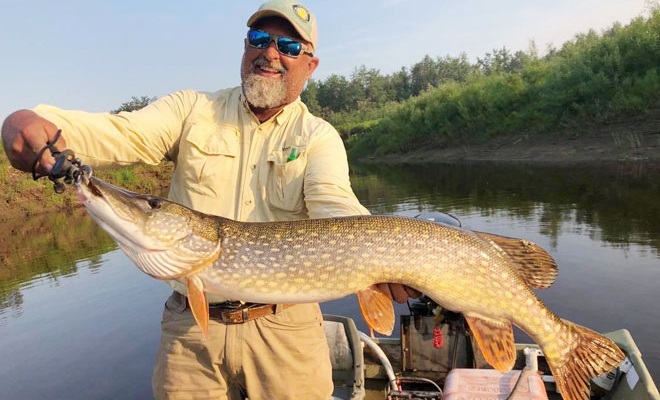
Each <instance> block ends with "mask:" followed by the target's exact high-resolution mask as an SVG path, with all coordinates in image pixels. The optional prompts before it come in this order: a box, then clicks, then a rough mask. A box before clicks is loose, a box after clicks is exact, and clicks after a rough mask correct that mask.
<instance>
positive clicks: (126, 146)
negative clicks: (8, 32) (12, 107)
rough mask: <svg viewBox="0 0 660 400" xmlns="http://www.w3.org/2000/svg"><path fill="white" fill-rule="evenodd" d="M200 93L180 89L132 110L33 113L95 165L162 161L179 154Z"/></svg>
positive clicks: (40, 110)
mask: <svg viewBox="0 0 660 400" xmlns="http://www.w3.org/2000/svg"><path fill="white" fill-rule="evenodd" d="M195 98H196V92H195V91H192V90H186V91H180V92H176V93H172V94H170V95H167V96H165V97H162V98H160V99H158V100H156V101H154V102H153V103H151V104H149V105H148V106H146V107H144V108H142V109H140V110H137V111H133V112H121V113H119V114H110V113H89V112H84V111H77V110H63V109H60V108H57V107H53V106H49V105H39V106H37V107H36V108H35V109H34V111H35V112H36V113H37V114H39V115H40V116H42V117H44V118H46V119H48V120H49V121H51V122H53V123H54V124H55V125H56V126H57V127H58V128H59V129H61V130H62V136H63V137H64V138H65V139H66V142H67V147H68V148H70V149H72V150H73V151H74V152H75V153H76V155H77V156H79V157H81V158H82V159H83V160H84V162H85V163H87V164H89V165H92V166H94V167H104V166H120V165H130V164H135V163H147V164H152V165H155V164H158V163H160V162H161V161H162V160H163V159H173V158H174V157H175V156H176V154H175V153H176V149H177V141H178V140H179V137H180V135H181V131H182V129H183V124H184V122H185V120H186V117H187V116H188V115H189V114H190V112H191V109H192V107H193V106H194V103H195Z"/></svg>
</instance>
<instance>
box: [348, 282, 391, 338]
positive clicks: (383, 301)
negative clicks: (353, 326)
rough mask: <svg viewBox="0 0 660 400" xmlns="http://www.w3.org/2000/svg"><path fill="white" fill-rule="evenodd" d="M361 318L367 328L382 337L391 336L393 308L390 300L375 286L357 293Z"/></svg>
mask: <svg viewBox="0 0 660 400" xmlns="http://www.w3.org/2000/svg"><path fill="white" fill-rule="evenodd" d="M357 297H358V304H359V305H360V312H361V313H362V318H364V321H365V322H366V323H367V325H368V326H369V328H371V329H373V330H375V331H376V332H378V333H382V334H383V335H388V336H389V335H391V334H392V331H393V330H394V320H395V316H394V306H393V305H392V298H391V297H390V296H388V295H387V294H385V293H383V291H381V290H380V289H379V288H378V287H377V286H376V285H372V286H369V287H368V288H366V289H363V290H360V291H359V292H357Z"/></svg>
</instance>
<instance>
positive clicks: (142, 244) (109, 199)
mask: <svg viewBox="0 0 660 400" xmlns="http://www.w3.org/2000/svg"><path fill="white" fill-rule="evenodd" d="M76 193H77V196H78V200H80V202H81V203H82V204H83V205H84V206H85V208H86V209H87V212H88V213H89V215H90V216H91V217H92V218H93V219H94V220H95V221H96V223H97V224H99V225H100V226H101V228H103V229H104V230H105V231H107V232H108V234H110V236H111V237H112V238H113V239H114V240H115V241H117V243H118V244H119V245H120V246H125V247H129V248H132V249H133V251H135V252H158V251H165V250H167V247H165V246H164V245H163V244H160V243H159V241H157V240H152V239H149V236H148V235H146V234H144V232H143V230H144V223H145V219H146V216H145V215H144V211H145V210H144V209H139V208H137V206H136V204H135V203H134V202H132V200H133V199H134V198H135V197H136V196H135V194H134V193H131V192H128V191H126V190H124V189H122V188H119V187H116V186H114V185H111V184H109V183H107V182H103V181H101V180H99V179H96V178H94V177H87V176H85V177H83V178H82V179H81V181H80V182H78V183H77V184H76Z"/></svg>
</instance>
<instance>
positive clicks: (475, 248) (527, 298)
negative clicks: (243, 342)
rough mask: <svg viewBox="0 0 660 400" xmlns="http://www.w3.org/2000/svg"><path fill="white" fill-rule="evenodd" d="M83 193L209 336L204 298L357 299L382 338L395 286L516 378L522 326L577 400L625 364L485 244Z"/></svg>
mask: <svg viewBox="0 0 660 400" xmlns="http://www.w3.org/2000/svg"><path fill="white" fill-rule="evenodd" d="M76 186H77V192H78V197H79V198H80V200H81V201H82V203H83V204H84V206H85V207H86V208H87V211H88V212H89V214H90V215H91V216H92V218H94V219H95V220H96V221H97V223H98V224H99V225H100V226H101V227H102V228H103V229H104V230H106V231H107V232H108V233H109V234H110V236H112V237H113V239H114V240H115V241H117V243H118V244H119V247H120V248H121V249H122V250H123V251H124V252H125V253H126V254H127V255H128V257H129V258H130V259H131V260H133V261H134V262H135V264H136V265H137V266H138V268H139V269H140V270H142V271H143V272H144V273H146V274H148V275H150V276H152V277H154V278H157V279H161V280H170V279H178V280H182V281H184V282H187V286H188V299H189V302H190V304H191V309H192V311H193V314H194V316H195V319H196V320H197V322H198V324H199V325H200V326H201V327H202V329H203V330H206V328H207V324H208V318H209V316H208V303H207V301H206V295H205V293H215V294H219V295H221V296H224V297H226V298H231V299H237V300H243V301H249V302H256V303H306V302H323V301H328V300H333V299H338V298H341V297H344V296H347V295H349V294H352V293H358V298H359V300H360V304H361V307H362V311H363V314H365V315H366V316H367V322H368V323H369V324H370V325H372V326H373V325H376V326H375V329H377V330H378V325H379V321H378V319H379V316H378V313H379V312H380V311H376V312H374V311H373V310H371V307H373V304H378V303H379V302H381V303H388V305H385V306H382V307H381V310H384V311H382V313H383V314H385V315H387V314H389V313H390V311H388V309H387V308H388V307H389V308H391V307H392V305H391V300H390V299H389V298H387V297H385V296H384V295H382V292H379V291H378V290H376V289H375V287H376V286H375V285H376V284H378V283H384V282H389V283H401V284H404V285H407V286H410V287H412V288H415V289H417V290H418V291H420V292H422V293H424V294H426V295H427V296H428V297H430V298H431V299H433V300H434V301H435V302H437V303H438V304H440V305H441V306H442V307H445V308H447V309H449V310H452V311H456V312H461V313H463V314H464V315H465V318H466V320H467V322H468V324H469V326H470V329H471V331H472V332H473V334H474V336H475V339H476V341H477V344H478V346H479V348H480V350H481V351H482V353H483V354H484V357H485V359H486V361H487V362H488V363H489V364H490V365H492V366H493V367H494V368H495V369H497V370H499V371H508V370H510V369H511V368H513V365H514V362H515V356H516V351H515V343H514V337H513V329H512V324H515V325H516V326H518V327H520V328H521V329H522V330H524V331H525V332H526V333H527V334H528V335H529V336H530V337H531V338H532V339H533V340H534V341H535V342H536V343H538V344H539V346H540V347H541V349H542V351H543V353H544V355H545V357H546V359H547V361H548V364H549V365H550V368H551V371H552V374H553V376H554V377H555V380H556V383H557V386H558V388H559V390H560V391H561V393H562V395H563V397H564V399H567V400H578V399H581V400H586V399H588V398H589V379H590V378H591V377H596V376H599V375H602V374H604V373H607V372H609V371H611V370H612V369H614V368H616V367H617V366H618V365H619V364H620V363H621V361H622V360H623V358H624V354H623V352H622V351H621V350H620V349H619V348H618V347H617V346H616V345H615V344H614V343H613V342H612V341H610V340H609V339H607V338H605V337H603V336H601V335H599V334H598V333H596V332H593V331H591V330H589V329H587V328H584V327H581V326H579V325H576V324H574V323H571V322H569V321H566V320H563V319H561V318H559V317H557V316H556V315H555V314H553V313H552V311H550V310H549V309H548V308H547V307H546V306H545V305H544V304H543V303H542V302H541V300H539V299H538V298H537V297H536V295H535V294H534V292H533V291H532V290H531V289H530V284H531V285H532V286H536V287H543V286H547V285H549V284H551V283H552V281H553V280H554V276H552V277H551V278H550V279H549V280H545V281H543V279H540V281H539V282H536V283H535V280H534V279H528V278H529V277H527V278H526V277H525V274H521V273H520V269H519V268H516V267H515V266H514V265H513V264H514V263H515V262H513V261H512V259H511V257H509V255H508V254H509V253H508V252H507V251H506V250H505V249H503V248H502V247H501V246H497V245H495V244H494V243H493V240H492V237H491V238H489V237H488V235H486V234H483V235H478V234H475V233H474V232H470V231H466V230H462V229H459V228H455V227H450V226H445V225H440V224H436V223H433V222H430V221H424V220H419V219H414V218H403V217H394V216H355V217H341V218H326V219H307V220H298V221H285V222H263V223H262V222H260V223H255V222H238V221H234V220H230V219H226V218H221V217H215V216H211V215H206V214H202V213H199V212H196V211H193V210H191V209H189V208H186V207H184V206H182V205H179V204H176V203H174V202H171V201H168V200H166V199H163V198H160V197H155V196H146V195H139V194H136V193H132V192H128V191H126V190H123V189H120V188H117V187H115V186H112V185H110V184H108V183H105V182H103V181H101V180H99V179H96V178H92V177H84V178H83V179H81V180H80V181H79V182H78V183H77V185H76ZM493 237H494V236H493ZM372 301H373V303H372ZM376 307H378V305H377V306H376ZM388 324H389V322H386V323H385V325H388ZM383 330H387V326H385V329H383Z"/></svg>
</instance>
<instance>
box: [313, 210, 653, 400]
mask: <svg viewBox="0 0 660 400" xmlns="http://www.w3.org/2000/svg"><path fill="white" fill-rule="evenodd" d="M417 218H424V219H429V220H432V221H435V222H437V223H444V224H450V225H456V226H460V221H459V220H458V219H456V218H454V217H453V216H451V215H448V214H444V213H423V214H420V215H418V216H417ZM408 309H409V313H408V314H406V315H400V316H399V324H400V332H401V335H400V337H398V338H375V337H372V336H371V335H367V334H366V333H365V332H361V331H359V330H358V329H357V327H356V325H355V322H354V321H353V319H351V318H349V317H346V316H338V315H329V314H327V315H324V327H325V333H326V338H327V340H328V346H329V348H330V358H331V361H332V366H333V381H334V385H335V386H334V392H333V397H332V399H334V400H362V399H364V400H403V399H407V400H434V399H442V400H486V399H488V400H500V399H501V400H504V399H516V400H522V399H525V400H527V399H529V400H540V399H550V400H555V399H557V400H559V399H561V398H562V397H561V394H560V393H558V392H557V388H556V386H555V381H554V378H553V377H552V373H551V372H550V369H549V367H548V364H547V362H545V359H544V357H543V353H542V351H541V349H540V348H539V346H538V345H536V344H533V343H529V344H528V343H516V350H517V358H516V363H515V365H514V368H513V369H512V371H510V372H508V373H500V372H498V371H496V370H494V369H492V368H491V367H490V366H489V365H488V364H487V363H486V361H485V359H484V358H483V355H482V354H481V353H480V351H479V349H478V347H477V345H476V342H475V340H474V338H473V336H472V335H471V333H470V330H469V327H468V325H467V323H466V321H465V319H464V317H463V316H462V314H460V313H454V312H450V311H448V310H443V309H442V308H440V307H439V306H438V305H437V304H436V303H434V302H433V301H432V300H430V299H428V298H426V297H425V296H422V297H421V298H420V299H411V300H410V301H409V303H408ZM602 334H603V335H604V336H606V337H607V338H609V339H611V340H612V341H614V343H616V344H617V345H618V346H619V347H620V348H621V349H622V350H623V352H624V353H625V354H626V358H625V360H624V361H623V363H622V364H621V365H620V366H619V367H618V368H617V369H616V370H614V371H611V372H610V373H608V374H606V375H604V376H601V377H598V378H596V379H593V380H592V381H591V398H592V399H606V400H624V399H625V400H660V394H659V393H658V389H657V387H656V385H655V383H654V381H653V378H652V377H651V375H650V373H649V371H648V369H647V368H646V365H645V364H644V360H643V359H642V354H641V352H640V351H639V349H638V347H637V345H636V344H635V341H634V340H633V337H632V335H631V334H630V332H628V331H627V330H626V329H620V330H616V331H613V332H603V333H602Z"/></svg>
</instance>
